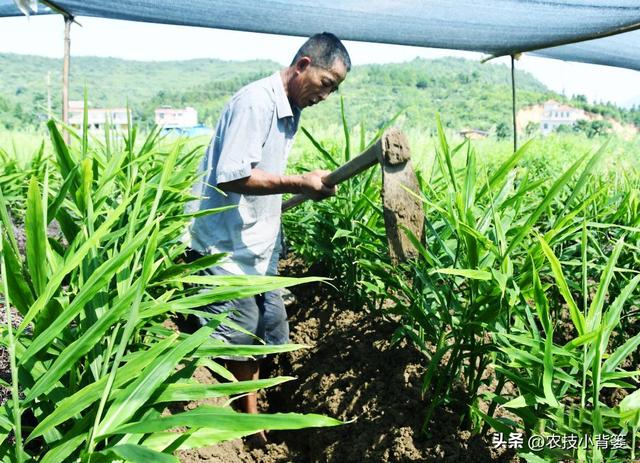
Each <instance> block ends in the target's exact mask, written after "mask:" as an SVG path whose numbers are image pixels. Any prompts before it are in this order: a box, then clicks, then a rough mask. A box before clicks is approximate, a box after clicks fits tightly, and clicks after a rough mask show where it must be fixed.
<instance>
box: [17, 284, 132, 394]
mask: <svg viewBox="0 0 640 463" xmlns="http://www.w3.org/2000/svg"><path fill="white" fill-rule="evenodd" d="M134 296H135V292H134V291H130V292H129V293H127V294H125V296H124V297H123V298H121V299H120V300H119V301H118V302H117V303H116V304H115V305H114V306H113V307H111V308H110V309H109V310H108V311H106V312H105V313H104V314H103V315H102V316H101V317H100V318H99V319H98V320H97V322H96V323H94V324H93V325H91V327H90V328H89V329H88V330H87V331H86V332H85V333H84V334H83V335H82V336H81V337H80V338H79V339H77V340H75V341H74V342H72V343H71V344H69V346H68V347H67V348H65V349H64V350H63V351H62V353H61V354H60V355H59V356H58V357H57V358H56V359H55V361H54V362H53V365H51V367H50V368H48V369H47V372H46V373H45V374H44V375H42V376H41V377H40V378H38V380H37V381H36V383H35V384H34V386H33V387H32V388H31V389H30V390H29V391H28V392H27V393H26V394H25V395H26V397H25V399H24V402H25V403H28V402H31V401H32V400H34V399H36V398H37V397H38V396H39V395H40V394H43V393H45V392H47V391H48V390H50V389H51V388H53V386H54V385H55V382H56V381H57V380H58V379H60V378H61V377H62V376H63V375H64V374H65V373H67V371H69V369H70V368H73V367H74V366H75V363H76V362H77V361H78V359H80V357H82V355H84V354H86V353H87V352H88V351H90V350H91V349H92V348H93V347H94V346H95V345H96V343H97V342H98V341H99V340H100V339H101V338H102V336H103V335H104V333H105V332H106V331H107V330H108V329H109V328H110V327H111V325H113V324H114V323H115V322H116V321H117V320H119V319H120V317H121V316H122V314H124V312H125V311H126V310H127V309H128V308H129V306H130V305H131V302H132V301H133V299H134Z"/></svg>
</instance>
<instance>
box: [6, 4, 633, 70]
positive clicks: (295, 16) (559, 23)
mask: <svg viewBox="0 0 640 463" xmlns="http://www.w3.org/2000/svg"><path fill="white" fill-rule="evenodd" d="M55 4H56V5H58V6H59V7H61V8H62V9H64V10H65V11H67V12H69V13H70V14H72V15H74V16H94V17H103V18H113V19H124V20H131V21H142V22H154V23H164V24H179V25H186V26H200V27H212V28H220V29H233V30H241V31H252V32H266V33H273V34H286V35H297V36H305V37H306V36H308V35H310V34H311V33H314V32H322V31H330V32H333V33H334V34H336V35H337V36H338V37H340V38H341V39H345V40H357V41H366V42H381V43H391V44H400V45H415V46H423V47H435V48H447V49H457V50H469V51H476V52H482V53H487V54H490V55H495V56H503V55H510V54H514V53H519V52H529V51H531V52H533V53H534V54H536V55H540V56H545V57H549V58H558V59H563V60H569V61H580V62H585V63H595V64H605V65H609V66H617V67H624V68H629V69H635V70H640V2H638V0H483V1H480V0H449V1H442V0H342V1H340V2H331V3H329V2H326V3H323V4H319V3H318V2H317V1H316V0H261V1H256V0H235V1H233V2H230V1H228V0H227V1H222V0H192V1H189V2H185V1H182V0H113V1H109V2H105V1H103V0H56V1H55ZM50 13H51V10H49V9H48V8H46V7H42V6H41V7H40V8H39V11H38V14H50ZM21 14H22V13H21V12H20V11H19V9H18V8H17V7H16V5H15V3H14V0H0V17H2V16H17V15H21ZM613 34H618V35H613ZM588 38H597V40H589V41H584V42H581V43H576V44H572V45H567V44H568V43H572V42H575V41H580V40H585V39H588Z"/></svg>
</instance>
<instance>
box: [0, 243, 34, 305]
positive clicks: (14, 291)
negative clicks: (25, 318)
mask: <svg viewBox="0 0 640 463" xmlns="http://www.w3.org/2000/svg"><path fill="white" fill-rule="evenodd" d="M1 239H2V242H3V246H2V247H3V253H4V259H5V264H6V266H7V285H8V286H9V294H11V302H12V303H13V304H14V305H15V307H16V309H18V311H19V312H20V314H21V315H24V314H26V313H27V312H28V310H29V307H30V306H31V304H33V301H34V296H33V292H32V291H31V288H30V287H29V284H28V283H27V281H26V278H25V277H24V272H23V268H22V264H21V263H20V260H19V258H18V257H17V256H16V255H15V254H14V252H13V247H11V246H10V245H9V242H8V241H7V240H5V239H4V237H2V238H1ZM0 292H4V290H3V289H2V288H0Z"/></svg>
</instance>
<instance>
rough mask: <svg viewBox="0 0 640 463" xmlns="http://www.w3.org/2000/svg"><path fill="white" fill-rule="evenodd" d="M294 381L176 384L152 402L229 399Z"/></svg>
mask: <svg viewBox="0 0 640 463" xmlns="http://www.w3.org/2000/svg"><path fill="white" fill-rule="evenodd" d="M293 379H295V378H293V377H290V376H280V377H277V378H268V379H259V380H255V381H236V382H231V383H220V384H190V383H175V384H169V385H167V386H166V387H164V388H163V389H160V390H159V391H158V392H159V394H158V395H157V396H156V397H155V398H152V401H153V403H163V402H182V401H194V400H202V399H208V398H212V397H227V396H230V395H233V394H244V393H246V392H253V391H257V390H259V389H264V388H268V387H273V386H276V385H278V384H282V383H285V382H287V381H291V380H293Z"/></svg>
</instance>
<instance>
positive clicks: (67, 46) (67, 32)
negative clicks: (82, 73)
mask: <svg viewBox="0 0 640 463" xmlns="http://www.w3.org/2000/svg"><path fill="white" fill-rule="evenodd" d="M72 22H73V16H71V15H64V61H63V64H62V122H63V123H64V124H65V125H69V62H70V57H71V23H72ZM64 141H65V142H66V143H67V144H69V142H70V141H71V136H70V135H69V132H68V131H66V130H65V131H64Z"/></svg>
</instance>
